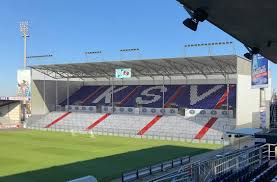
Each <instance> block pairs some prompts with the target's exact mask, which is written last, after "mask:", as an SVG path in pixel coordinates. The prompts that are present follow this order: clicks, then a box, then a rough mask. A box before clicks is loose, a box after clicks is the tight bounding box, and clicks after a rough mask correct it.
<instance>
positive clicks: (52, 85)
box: [25, 55, 271, 144]
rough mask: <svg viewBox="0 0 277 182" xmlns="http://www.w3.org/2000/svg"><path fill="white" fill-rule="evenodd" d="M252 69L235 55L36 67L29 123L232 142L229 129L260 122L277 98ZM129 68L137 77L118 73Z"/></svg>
mask: <svg viewBox="0 0 277 182" xmlns="http://www.w3.org/2000/svg"><path fill="white" fill-rule="evenodd" d="M250 66H251V63H250V62H249V60H247V59H244V58H241V57H238V56H235V55H224V56H203V57H185V58H165V59H151V60H135V61H111V62H94V63H76V64H61V65H59V64H55V65H37V66H31V67H30V68H31V71H32V82H31V84H32V100H31V102H32V103H31V105H32V116H31V117H30V118H29V119H28V120H27V122H26V123H25V127H26V128H30V129H40V130H54V131H74V132H80V133H94V134H98V135H116V136H130V137H139V138H151V139H163V140H180V141H187V142H201V143H215V144H222V142H224V143H225V144H228V143H230V142H232V138H229V137H227V136H225V135H224V133H225V132H226V131H232V130H234V129H237V128H242V127H250V128H252V127H254V128H255V127H259V122H260V121H259V106H260V104H261V103H264V104H269V103H270V99H271V96H270V95H271V87H269V88H266V89H264V90H262V91H261V90H260V89H258V90H254V89H251V85H250V80H251V74H250V70H251V69H250ZM122 68H128V69H131V74H132V77H131V78H128V79H126V78H125V79H119V78H115V70H116V69H122ZM261 92H263V93H261ZM265 93H266V94H265ZM264 95H265V96H266V97H264ZM267 112H269V110H268V111H267ZM267 123H268V125H269V119H268V121H267Z"/></svg>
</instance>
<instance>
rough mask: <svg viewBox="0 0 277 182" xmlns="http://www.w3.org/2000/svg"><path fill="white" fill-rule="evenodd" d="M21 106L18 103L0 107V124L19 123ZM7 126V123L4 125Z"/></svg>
mask: <svg viewBox="0 0 277 182" xmlns="http://www.w3.org/2000/svg"><path fill="white" fill-rule="evenodd" d="M20 117H21V106H20V102H15V103H12V104H8V105H6V106H3V107H0V122H7V121H8V122H12V123H15V122H20ZM6 124H7V123H6Z"/></svg>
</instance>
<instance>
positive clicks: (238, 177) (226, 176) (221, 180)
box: [211, 161, 269, 182]
mask: <svg viewBox="0 0 277 182" xmlns="http://www.w3.org/2000/svg"><path fill="white" fill-rule="evenodd" d="M268 166H269V161H265V162H263V163H262V164H261V165H259V166H257V167H255V168H251V166H249V165H248V166H246V167H243V168H241V169H239V170H237V171H232V170H230V171H228V172H226V173H223V174H221V175H219V176H217V177H216V178H214V179H213V180H212V181H211V182H247V181H251V180H252V179H253V178H254V177H255V176H258V175H259V174H260V173H262V171H264V170H265V169H267V168H268ZM255 182H256V181H255ZM257 182H261V181H257Z"/></svg>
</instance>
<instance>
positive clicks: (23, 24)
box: [19, 21, 29, 69]
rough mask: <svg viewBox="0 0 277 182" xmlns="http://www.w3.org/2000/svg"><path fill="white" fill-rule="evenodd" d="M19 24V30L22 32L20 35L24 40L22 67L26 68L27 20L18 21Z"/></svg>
mask: <svg viewBox="0 0 277 182" xmlns="http://www.w3.org/2000/svg"><path fill="white" fill-rule="evenodd" d="M19 25H20V32H21V33H22V37H23V40H24V64H23V67H24V69H26V68H27V37H29V22H28V21H22V22H20V23H19Z"/></svg>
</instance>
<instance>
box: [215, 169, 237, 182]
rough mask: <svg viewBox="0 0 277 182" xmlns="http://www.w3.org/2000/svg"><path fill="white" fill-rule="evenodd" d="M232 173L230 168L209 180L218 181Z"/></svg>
mask: <svg viewBox="0 0 277 182" xmlns="http://www.w3.org/2000/svg"><path fill="white" fill-rule="evenodd" d="M232 173H233V171H232V170H230V171H227V172H225V173H223V174H220V175H218V176H216V177H215V178H214V179H212V180H211V181H210V182H219V181H223V180H224V179H225V178H227V177H229V176H230V175H231V174H232Z"/></svg>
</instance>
